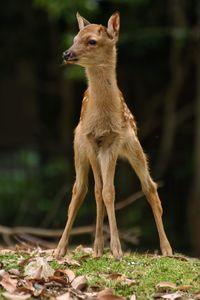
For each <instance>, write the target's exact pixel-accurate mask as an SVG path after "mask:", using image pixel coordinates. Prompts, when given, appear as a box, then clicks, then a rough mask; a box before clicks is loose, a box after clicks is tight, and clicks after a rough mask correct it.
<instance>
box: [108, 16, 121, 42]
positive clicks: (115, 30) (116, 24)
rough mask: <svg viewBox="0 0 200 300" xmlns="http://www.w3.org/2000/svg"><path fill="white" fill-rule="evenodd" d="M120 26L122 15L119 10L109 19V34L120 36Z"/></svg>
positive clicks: (113, 36)
mask: <svg viewBox="0 0 200 300" xmlns="http://www.w3.org/2000/svg"><path fill="white" fill-rule="evenodd" d="M119 28H120V16H119V13H118V12H115V13H114V14H113V15H112V16H111V17H110V19H109V20H108V28H107V31H108V34H109V35H110V36H111V37H112V38H115V37H118V34H119Z"/></svg>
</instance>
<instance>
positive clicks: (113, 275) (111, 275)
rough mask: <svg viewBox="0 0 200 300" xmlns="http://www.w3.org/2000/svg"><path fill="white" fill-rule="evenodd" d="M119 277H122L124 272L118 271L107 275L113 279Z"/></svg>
mask: <svg viewBox="0 0 200 300" xmlns="http://www.w3.org/2000/svg"><path fill="white" fill-rule="evenodd" d="M119 277H122V274H120V273H117V272H114V273H111V274H109V275H107V278H109V279H111V280H117V279H118V278H119Z"/></svg>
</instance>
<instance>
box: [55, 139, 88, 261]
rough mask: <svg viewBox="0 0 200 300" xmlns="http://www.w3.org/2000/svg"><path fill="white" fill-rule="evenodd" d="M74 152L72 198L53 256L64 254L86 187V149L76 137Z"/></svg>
mask: <svg viewBox="0 0 200 300" xmlns="http://www.w3.org/2000/svg"><path fill="white" fill-rule="evenodd" d="M74 152H75V170H76V180H75V183H74V186H73V190H72V198H71V202H70V205H69V208H68V218H67V222H66V225H65V229H64V231H63V234H62V237H61V239H60V241H59V243H58V246H57V248H56V250H55V252H54V256H55V257H60V256H63V255H65V253H66V251H67V247H68V240H69V235H70V231H71V228H72V225H73V223H74V220H75V218H76V214H77V212H78V210H79V208H80V206H81V204H82V202H83V200H84V198H85V196H86V193H87V189H88V171H89V161H88V158H87V155H86V151H85V150H84V149H83V148H82V147H81V145H80V144H79V142H78V138H75V142H74Z"/></svg>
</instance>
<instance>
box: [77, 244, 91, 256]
mask: <svg viewBox="0 0 200 300" xmlns="http://www.w3.org/2000/svg"><path fill="white" fill-rule="evenodd" d="M81 251H82V252H85V253H87V254H93V253H94V250H93V249H92V248H91V247H83V245H79V246H78V247H76V249H75V250H74V251H73V252H75V253H76V252H81Z"/></svg>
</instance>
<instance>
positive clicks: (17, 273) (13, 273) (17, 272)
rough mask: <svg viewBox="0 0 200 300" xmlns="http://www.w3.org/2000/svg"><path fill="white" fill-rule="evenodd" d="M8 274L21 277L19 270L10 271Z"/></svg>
mask: <svg viewBox="0 0 200 300" xmlns="http://www.w3.org/2000/svg"><path fill="white" fill-rule="evenodd" d="M8 272H9V273H10V274H12V275H16V276H19V275H20V272H19V270H17V269H10V270H9V271H8Z"/></svg>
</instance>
